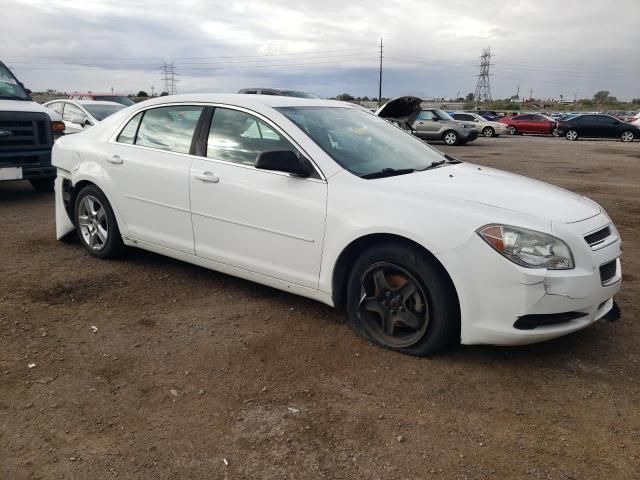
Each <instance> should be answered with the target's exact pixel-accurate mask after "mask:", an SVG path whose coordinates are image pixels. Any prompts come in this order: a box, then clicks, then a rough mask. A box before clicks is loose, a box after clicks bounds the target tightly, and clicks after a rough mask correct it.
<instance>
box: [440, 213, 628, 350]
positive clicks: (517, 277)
mask: <svg viewBox="0 0 640 480" xmlns="http://www.w3.org/2000/svg"><path fill="white" fill-rule="evenodd" d="M607 224H609V225H611V224H610V220H609V218H608V217H607V216H606V215H604V214H601V215H598V216H596V217H594V218H592V219H588V220H585V221H582V222H576V223H574V224H562V225H553V229H554V234H557V236H558V237H560V238H562V239H563V240H565V241H567V243H568V244H569V246H570V247H571V250H572V252H573V255H574V259H575V263H576V266H575V268H573V269H571V270H546V269H531V268H523V267H520V266H518V265H515V264H513V263H512V262H510V261H508V260H506V259H504V258H502V257H500V256H499V255H497V254H496V253H495V252H494V251H492V250H491V249H490V248H487V246H486V244H485V243H484V242H483V241H482V240H481V239H480V238H475V237H474V238H470V239H469V240H468V241H467V242H466V243H465V244H464V245H463V246H461V247H459V248H457V249H455V250H452V251H448V252H444V253H442V254H440V255H437V257H438V258H439V260H440V261H441V262H442V263H443V265H445V268H446V269H447V271H448V272H449V273H450V275H451V277H452V279H453V281H454V284H455V286H456V289H457V291H458V297H459V300H460V309H461V320H462V325H461V341H462V343H464V344H493V345H520V344H527V343H535V342H542V341H545V340H550V339H552V338H555V337H559V336H562V335H566V334H568V333H571V332H575V331H577V330H580V329H582V328H585V327H587V326H589V325H591V324H592V323H594V322H595V321H597V320H599V319H602V318H605V319H608V320H613V319H617V318H618V317H619V316H620V315H619V309H618V307H617V305H615V303H614V300H613V297H614V295H615V294H616V293H617V292H618V291H619V290H620V284H621V279H622V270H621V265H620V259H619V257H620V255H621V253H622V244H621V241H620V238H619V236H618V233H617V231H616V230H615V227H613V225H611V236H610V237H609V238H608V239H607V241H606V242H604V243H603V244H602V245H599V246H598V247H597V248H595V249H594V248H592V247H591V246H590V245H589V244H588V243H587V242H586V241H585V238H584V237H585V235H587V234H589V233H590V232H592V231H595V230H597V229H599V228H602V227H603V226H605V225H607ZM471 265H473V270H471V268H470V266H471ZM610 312H611V313H610Z"/></svg>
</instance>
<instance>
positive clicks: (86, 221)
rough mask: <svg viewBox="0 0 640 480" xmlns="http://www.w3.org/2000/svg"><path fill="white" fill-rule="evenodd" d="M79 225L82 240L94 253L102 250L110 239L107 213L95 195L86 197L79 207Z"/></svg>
mask: <svg viewBox="0 0 640 480" xmlns="http://www.w3.org/2000/svg"><path fill="white" fill-rule="evenodd" d="M78 223H79V225H80V232H81V233H82V238H83V240H84V242H85V243H86V244H87V246H88V247H89V248H90V249H91V250H94V251H100V250H102V249H103V248H104V247H105V245H106V244H107V239H108V238H109V224H108V221H107V212H106V210H105V209H104V206H103V205H102V204H101V203H100V201H99V200H98V199H97V198H96V197H94V196H93V195H87V196H86V197H84V198H83V199H82V200H81V202H80V205H79V206H78Z"/></svg>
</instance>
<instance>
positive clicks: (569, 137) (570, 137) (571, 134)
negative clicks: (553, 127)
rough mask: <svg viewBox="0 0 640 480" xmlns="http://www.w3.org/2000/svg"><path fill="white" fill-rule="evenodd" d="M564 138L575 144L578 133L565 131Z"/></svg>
mask: <svg viewBox="0 0 640 480" xmlns="http://www.w3.org/2000/svg"><path fill="white" fill-rule="evenodd" d="M564 136H565V138H566V139H567V140H569V141H571V142H575V141H576V140H577V139H578V132H576V131H575V130H567V133H565V134H564Z"/></svg>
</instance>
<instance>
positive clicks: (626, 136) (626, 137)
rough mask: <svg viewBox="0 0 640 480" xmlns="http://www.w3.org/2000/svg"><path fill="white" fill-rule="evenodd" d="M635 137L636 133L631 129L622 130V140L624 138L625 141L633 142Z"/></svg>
mask: <svg viewBox="0 0 640 480" xmlns="http://www.w3.org/2000/svg"><path fill="white" fill-rule="evenodd" d="M633 139H634V135H633V132H632V131H631V130H626V131H624V132H622V135H620V140H622V141H623V142H633Z"/></svg>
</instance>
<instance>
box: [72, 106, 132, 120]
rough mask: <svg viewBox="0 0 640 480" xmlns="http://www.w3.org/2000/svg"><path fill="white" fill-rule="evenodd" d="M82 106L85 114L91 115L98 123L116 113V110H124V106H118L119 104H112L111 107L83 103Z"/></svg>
mask: <svg viewBox="0 0 640 480" xmlns="http://www.w3.org/2000/svg"><path fill="white" fill-rule="evenodd" d="M82 106H83V107H84V109H85V110H86V111H87V112H89V113H90V114H91V116H92V117H93V118H95V119H96V120H98V121H100V120H104V119H105V118H107V117H108V116H109V115H112V114H114V113H116V112H117V111H118V110H122V109H123V108H124V105H120V104H119V103H118V104H115V103H114V104H113V105H100V104H92V103H85V104H84V105H82Z"/></svg>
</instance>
